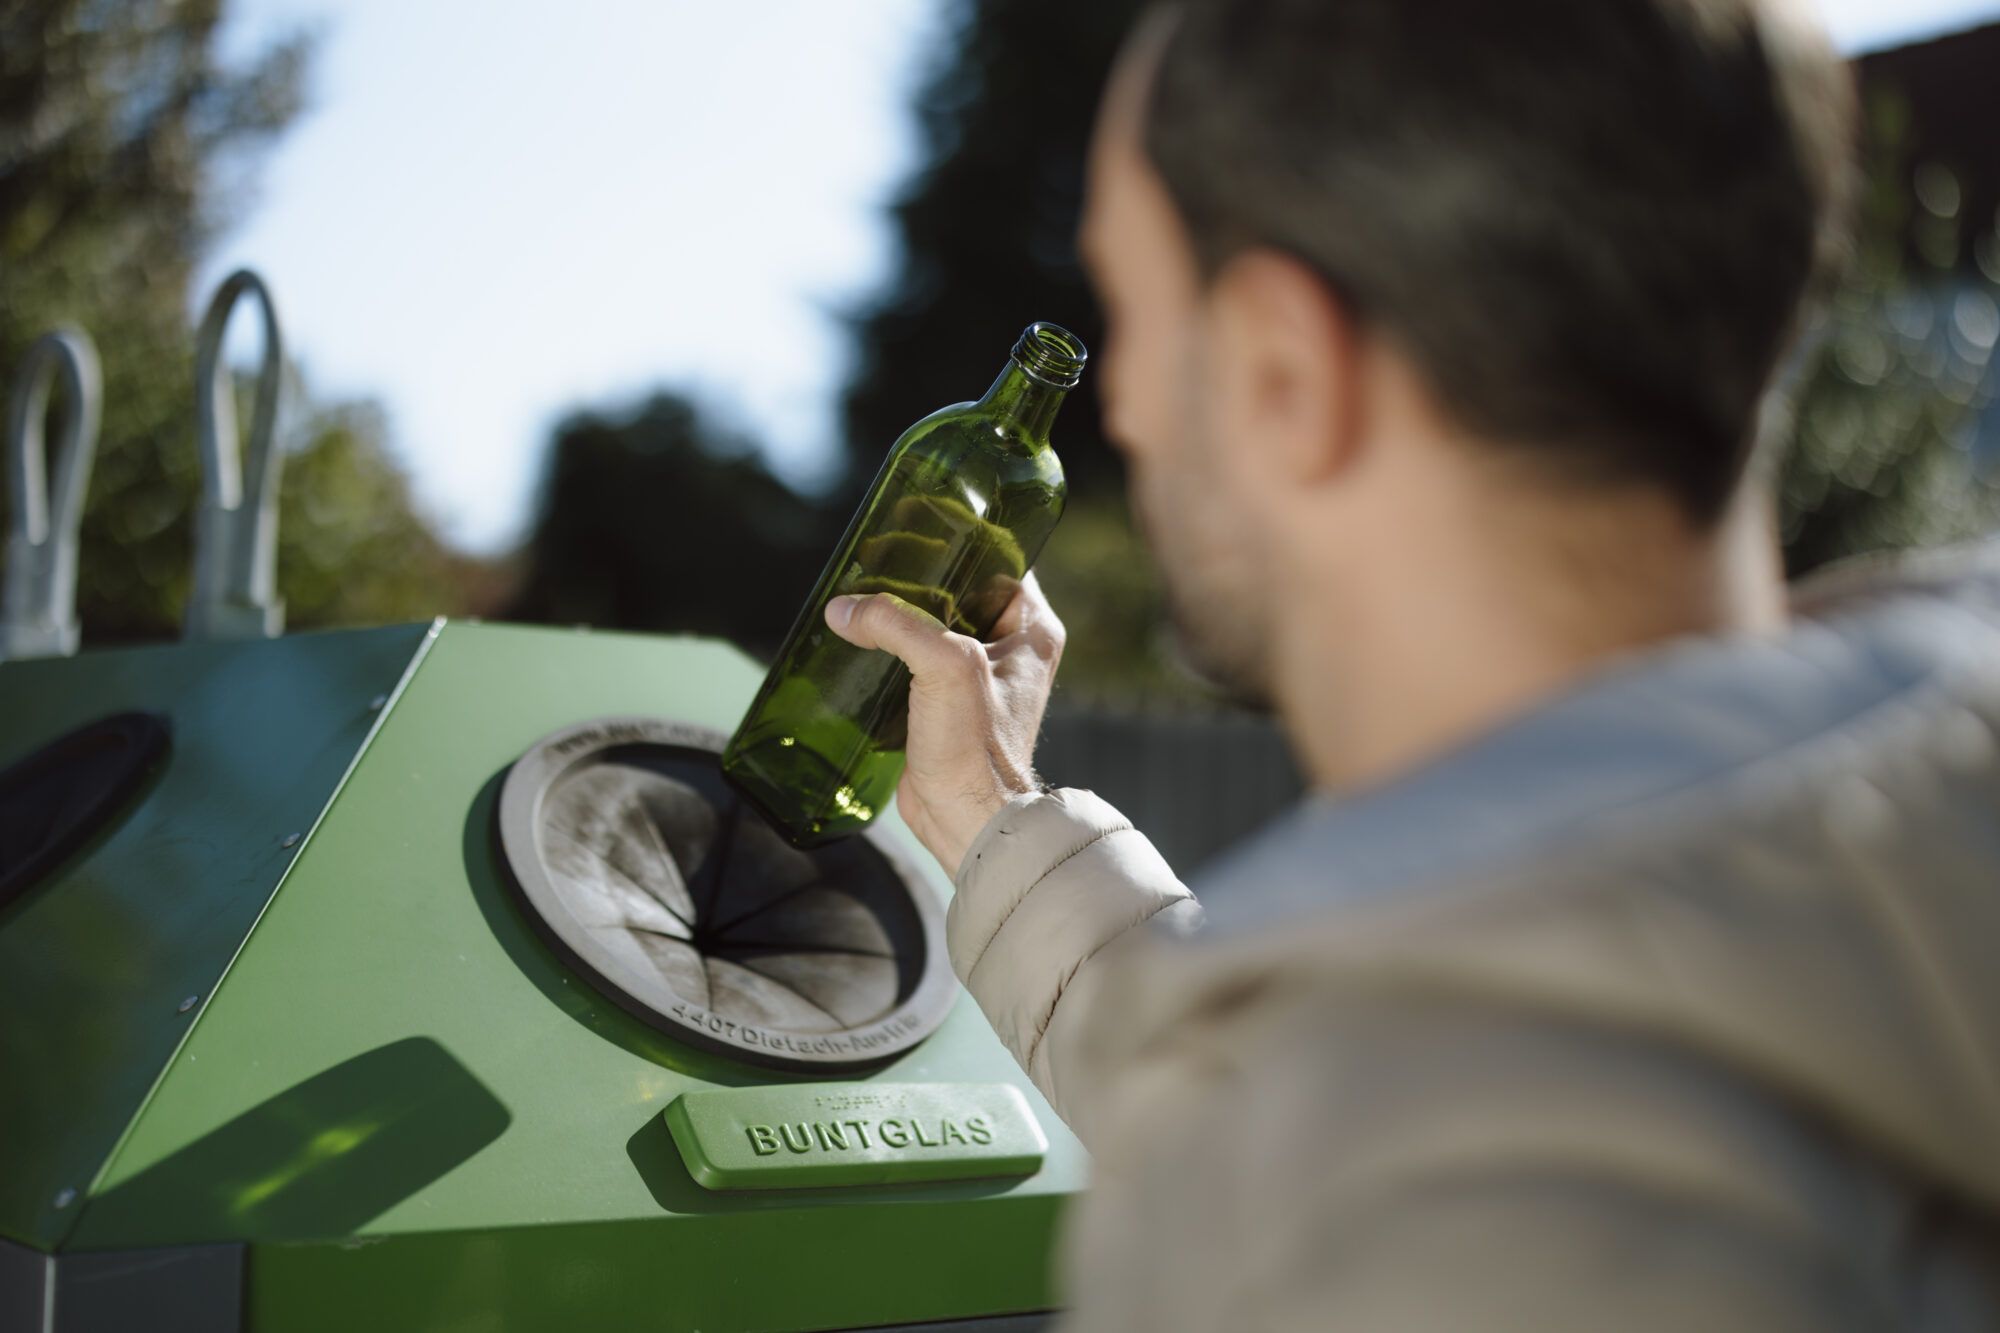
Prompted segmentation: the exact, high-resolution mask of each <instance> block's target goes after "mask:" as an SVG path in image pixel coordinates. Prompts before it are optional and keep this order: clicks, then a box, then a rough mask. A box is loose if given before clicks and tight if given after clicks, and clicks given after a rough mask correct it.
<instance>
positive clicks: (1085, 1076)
mask: <svg viewBox="0 0 2000 1333" xmlns="http://www.w3.org/2000/svg"><path fill="white" fill-rule="evenodd" d="M1198 911H1199V909H1198V908H1196V906H1195V904H1194V899H1193V897H1192V895H1190V894H1189V893H1188V891H1187V889H1186V887H1185V886H1183V885H1182V884H1181V882H1180V881H1179V880H1178V879H1176V878H1175V877H1174V872H1173V870H1172V869H1171V868H1169V867H1168V865H1167V863H1166V861H1165V860H1163V859H1162V858H1161V856H1160V854H1159V852H1157V851H1155V850H1154V848H1153V844H1152V843H1151V842H1149V841H1148V840H1147V839H1146V837H1145V835H1144V834H1142V833H1140V832H1139V831H1138V830H1136V829H1134V828H1133V827H1132V824H1131V821H1129V820H1127V819H1126V818H1125V817H1124V816H1123V815H1121V814H1119V813H1118V811H1117V810H1115V809H1113V808H1112V807H1111V806H1110V805H1108V804H1107V803H1105V802H1104V801H1102V800H1100V799H1099V798H1098V797H1096V796H1094V795H1092V794H1091V793H1089V792H1087V791H1078V790H1075V789H1073V788H1064V789H1062V790H1060V791H1055V792H1049V793H1035V794H1031V795H1028V796H1022V797H1017V798H1016V799H1015V800H1013V801H1012V802H1010V803H1009V804H1008V805H1007V806H1006V808H1005V809H1003V810H1001V811H1000V813H998V814H997V815H995V816H994V817H993V818H992V820H990V821H989V822H988V823H987V825H986V827H985V829H984V830H982V831H981V833H980V835H979V837H978V838H977V839H976V840H975V841H974V842H973V844H972V847H971V848H970V849H969V850H968V851H967V852H966V855H965V861H964V863H963V864H962V865H961V866H960V867H959V873H958V884H957V894H956V896H955V897H954V898H953V899H952V903H951V908H950V911H949V913H948V915H947V917H946V937H947V940H948V942H949V947H950V952H951V963H952V968H953V970H954V971H956V972H957V973H958V977H959V980H961V981H963V982H964V983H965V987H966V989H967V990H968V991H970V992H971V993H972V996H973V998H974V999H975V1000H977V1001H978V1003H979V1007H980V1008H981V1009H982V1010H983V1011H984V1012H985V1014H986V1017H987V1019H988V1021H990V1022H991V1023H992V1024H993V1030H994V1031H995V1032H997V1033H999V1034H1000V1039H1001V1041H1003V1042H1005V1043H1006V1045H1007V1048H1008V1049H1009V1050H1010V1051H1012V1052H1013V1053H1014V1058H1015V1059H1017V1060H1019V1061H1020V1062H1021V1067H1022V1068H1023V1069H1025V1070H1026V1071H1027V1072H1028V1076H1029V1077H1030V1078H1032V1079H1033V1080H1034V1081H1035V1086H1036V1087H1038V1088H1040V1089H1041V1090H1042V1093H1043V1095H1044V1096H1046V1097H1047V1098H1048V1099H1049V1103H1050V1104H1051V1105H1052V1106H1054V1107H1055V1109H1056V1111H1057V1113H1058V1114H1059V1115H1061V1116H1062V1117H1063V1119H1064V1120H1065V1121H1067V1122H1068V1123H1069V1124H1070V1125H1071V1126H1072V1127H1073V1128H1075V1129H1076V1130H1077V1131H1078V1133H1079V1134H1081V1135H1083V1136H1084V1137H1085V1139H1086V1142H1087V1141H1088V1137H1089V1136H1088V1133H1087V1131H1086V1130H1085V1128H1084V1125H1083V1124H1082V1123H1080V1122H1081V1121H1084V1120H1086V1119H1087V1118H1088V1116H1089V1113H1090V1111H1091V1107H1090V1105H1089V1102H1090V1100H1091V1099H1090V1096H1089V1092H1088V1088H1087V1084H1088V1081H1089V1076H1090V1075H1091V1073H1092V1072H1093V1071H1092V1070H1091V1069H1090V1068H1088V1067H1087V1062H1085V1061H1084V1060H1082V1059H1081V1058H1080V1051H1079V1049H1078V1042H1077V1039H1076V1036H1075V1034H1076V1033H1077V1032H1079V1031H1080V1029H1081V1028H1082V1021H1081V1019H1082V1011H1083V1010H1084V1009H1086V1008H1088V1007H1089V1002H1090V1001H1089V996H1090V994H1091V993H1092V991H1093V990H1094V987H1092V985H1091V984H1090V983H1091V982H1092V981H1093V980H1094V977H1095V974H1096V973H1097V972H1099V971H1101V970H1103V969H1104V968H1106V967H1107V965H1108V964H1109V962H1110V960H1111V959H1112V957H1114V956H1115V955H1116V953H1117V952H1118V951H1119V949H1120V948H1122V947H1128V946H1129V945H1132V944H1136V943H1137V942H1138V940H1139V938H1140V937H1141V936H1143V934H1144V933H1145V932H1143V931H1140V930H1138V929H1137V928H1139V927H1142V926H1151V927H1153V928H1155V929H1170V930H1175V931H1184V930H1187V929H1190V928H1191V927H1192V926H1193V925H1194V924H1195V923H1196V922H1197V921H1198V916H1197V913H1198Z"/></svg>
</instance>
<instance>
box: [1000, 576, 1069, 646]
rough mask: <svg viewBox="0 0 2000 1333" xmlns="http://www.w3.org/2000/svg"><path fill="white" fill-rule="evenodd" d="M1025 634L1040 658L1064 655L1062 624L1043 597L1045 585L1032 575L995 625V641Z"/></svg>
mask: <svg viewBox="0 0 2000 1333" xmlns="http://www.w3.org/2000/svg"><path fill="white" fill-rule="evenodd" d="M1023 631H1026V632H1027V633H1028V634H1029V635H1030V637H1031V638H1033V639H1034V640H1035V641H1036V647H1037V648H1038V649H1039V650H1040V655H1041V656H1044V657H1053V656H1054V655H1055V654H1057V653H1060V652H1061V651H1062V646H1063V635H1064V631H1063V623H1062V621H1061V620H1060V619H1058V618H1057V616H1056V613H1055V609H1054V608H1053V607H1051V606H1050V605H1049V599H1048V598H1047V597H1044V596H1043V595H1042V585H1041V584H1040V583H1038V582H1036V581H1035V576H1034V574H1033V573H1032V572H1030V573H1029V574H1028V575H1027V576H1026V577H1025V578H1023V579H1022V580H1021V586H1020V587H1019V588H1018V589H1016V590H1015V593H1014V597H1013V600H1012V601H1010V602H1008V603H1007V609H1006V610H1004V611H1002V612H1001V613H1000V619H998V620H996V621H995V622H993V638H994V639H995V640H1000V639H1005V638H1008V637H1009V636H1011V635H1015V634H1020V633H1022V632H1023Z"/></svg>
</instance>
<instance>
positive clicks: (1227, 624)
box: [1162, 570, 1276, 715]
mask: <svg viewBox="0 0 2000 1333" xmlns="http://www.w3.org/2000/svg"><path fill="white" fill-rule="evenodd" d="M1162 577H1163V578H1164V579H1165V580H1166V584H1167V597H1166V600H1167V616H1168V621H1169V624H1170V626H1171V629H1172V633H1171V634H1170V635H1169V637H1168V649H1169V654H1168V657H1169V661H1171V662H1172V663H1173V665H1174V666H1176V667H1178V668H1179V669H1180V670H1182V671H1183V672H1185V673H1187V674H1188V675H1190V676H1193V677H1194V678H1195V679H1197V680H1199V681H1200V682H1201V683H1202V684H1204V685H1206V686H1207V687H1208V688H1209V689H1211V690H1213V691H1215V692H1216V693H1217V694H1219V695H1221V696H1222V699H1223V702H1225V703H1226V704H1228V705H1229V706H1231V707H1233V708H1240V709H1242V710H1244V711H1245V712H1249V713H1257V714H1263V715H1269V714H1271V713H1273V712H1275V711H1276V701H1275V700H1274V698H1273V695H1272V689H1271V666H1270V652H1269V638H1268V635H1266V634H1265V633H1264V632H1263V631H1262V630H1261V629H1260V628H1259V627H1257V626H1255V625H1253V624H1251V623H1250V617H1248V616H1246V615H1243V614H1241V604H1240V603H1233V602H1232V601H1231V600H1230V599H1229V598H1228V596H1227V595H1226V594H1223V593H1220V592H1219V591H1218V590H1214V589H1209V590H1194V589H1189V590H1187V591H1186V592H1182V591H1180V590H1179V588H1178V587H1177V585H1176V584H1175V582H1174V576H1173V575H1172V574H1171V573H1169V572H1167V571H1164V570H1163V571H1162ZM1195 606H1200V607H1203V608H1205V611H1206V614H1204V613H1202V612H1196V611H1195V610H1193V609H1192V608H1193V607H1195ZM1232 606H1235V607H1237V608H1238V610H1237V611H1236V613H1232V612H1231V610H1230V609H1229V608H1231V607H1232Z"/></svg>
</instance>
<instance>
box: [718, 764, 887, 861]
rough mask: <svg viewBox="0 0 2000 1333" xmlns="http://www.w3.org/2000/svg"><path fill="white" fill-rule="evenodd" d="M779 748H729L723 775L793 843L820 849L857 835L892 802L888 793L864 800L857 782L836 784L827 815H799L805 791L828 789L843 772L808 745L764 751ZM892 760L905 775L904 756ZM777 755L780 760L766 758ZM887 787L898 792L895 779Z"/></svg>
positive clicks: (826, 806) (826, 801)
mask: <svg viewBox="0 0 2000 1333" xmlns="http://www.w3.org/2000/svg"><path fill="white" fill-rule="evenodd" d="M776 748H777V747H775V746H763V747H760V748H759V750H756V751H750V752H747V753H729V752H725V753H724V755H723V759H722V776H723V777H724V778H725V779H727V780H728V782H729V785H730V786H731V787H733V788H734V789H735V790H736V792H737V794H738V795H740V796H742V797H743V799H744V800H745V801H746V802H747V803H748V804H749V805H750V807H751V808H752V809H754V810H756V811H757V813H758V814H760V815H762V816H763V817H764V819H765V820H766V821H767V822H768V823H769V824H770V825H771V827H772V828H774V829H776V830H777V831H778V833H779V834H780V835H781V836H782V837H783V838H784V839H785V841H786V842H788V843H790V844H791V845H792V846H794V847H798V848H801V849H804V848H811V847H820V846H824V845H825V844H827V843H829V842H835V841H838V840H839V839H841V838H847V837H852V836H853V835H854V834H856V833H859V832H861V831H862V830H863V829H865V828H867V827H868V826H869V825H871V824H873V823H874V822H875V817H876V816H877V815H879V814H880V813H881V811H882V807H883V806H886V805H887V804H888V800H887V797H886V796H885V797H883V798H882V799H881V800H880V801H879V802H875V801H868V800H864V799H863V798H862V797H861V796H860V795H858V794H857V793H856V792H855V790H854V787H853V785H850V784H846V783H841V784H839V785H837V786H835V787H833V789H832V791H831V793H830V795H829V796H828V797H827V798H826V799H824V800H823V801H822V802H821V805H822V808H824V809H825V811H826V813H824V814H821V815H812V816H805V817H801V816H800V815H799V814H798V813H797V807H798V804H799V795H800V793H801V792H809V791H811V792H818V791H825V790H827V788H828V785H829V782H830V781H832V780H834V779H837V777H838V774H837V773H835V772H834V770H833V769H832V768H831V767H830V766H829V765H827V763H826V762H825V761H824V760H822V759H821V758H820V757H819V756H818V755H817V754H814V753H813V752H812V751H811V750H810V749H808V748H807V747H805V746H803V745H794V746H787V747H785V748H784V750H782V751H779V752H776V753H770V754H766V753H764V752H765V751H776ZM873 758H874V759H875V760H876V762H878V763H879V762H880V761H881V760H882V759H885V758H891V756H884V755H877V756H874V757H873ZM893 758H894V760H896V761H897V762H896V764H895V767H896V768H897V770H898V774H897V776H900V770H901V768H902V764H901V762H900V761H901V758H902V756H901V755H896V756H893ZM773 759H775V760H778V761H779V762H777V763H770V762H767V761H768V760H773ZM888 790H889V792H892V793H893V791H894V790H895V787H894V782H893V780H892V781H891V783H890V784H889V786H888ZM788 811H790V812H792V813H787V812H788Z"/></svg>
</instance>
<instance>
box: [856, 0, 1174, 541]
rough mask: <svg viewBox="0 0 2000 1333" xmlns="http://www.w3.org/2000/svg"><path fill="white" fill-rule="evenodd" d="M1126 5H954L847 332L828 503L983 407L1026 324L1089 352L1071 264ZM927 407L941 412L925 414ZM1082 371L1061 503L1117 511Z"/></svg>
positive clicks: (1086, 302) (1123, 0)
mask: <svg viewBox="0 0 2000 1333" xmlns="http://www.w3.org/2000/svg"><path fill="white" fill-rule="evenodd" d="M1141 7H1142V6H1141V5H1140V4H1139V3H1138V0H1105V2H1104V3H1098V4H1089V5H1077V4H1071V3H1065V2H1064V0H985V2H984V3H978V2H976V0H956V3H954V4H952V5H951V6H950V7H949V9H948V11H947V20H946V22H947V27H948V31H947V36H946V38H945V40H944V41H943V42H942V43H940V46H939V51H940V54H939V56H938V58H937V60H936V62H935V64H934V65H933V66H932V67H931V69H930V70H929V72H928V73H927V74H926V75H925V76H924V77H923V79H922V82H921V85H920V87H919V89H918V92H917V95H916V103H915V115H916V119H917V128H918V138H919V142H920V145H921V149H920V158H919V161H918V165H917V167H916V170H915V172H914V174H913V175H912V176H911V179H910V182H909V184H908V185H907V186H905V187H904V189H903V191H902V193H901V195H900V196H899V197H898V199H897V200H896V202H895V204H894V205H893V207H892V208H891V209H890V214H891V219H892V225H893V226H894V229H895V231H896V234H897V236H898V238H899V240H900V241H901V245H902V260H901V264H900V267H899V268H898V269H897V270H896V272H895V274H894V275H893V276H892V277H891V279H890V281H889V283H888V286H887V288H886V289H885V290H883V291H882V292H880V293H879V294H878V295H876V296H875V297H874V298H872V299H871V300H870V301H868V302H867V304H866V305H865V306H864V307H863V308H862V309H861V310H859V311H858V312H856V314H855V315H854V317H853V327H854V333H855V341H856V343H857V345H858V350H859V358H858V364H857V368H856V373H855V376H854V379H853V381H852V382H851V383H850V385H849V387H848V391H847V401H846V425H847V433H846V438H847V441H848V450H849V461H848V467H847V474H846V481H845V485H844V488H843V490H844V495H845V498H846V499H848V500H849V501H852V500H854V499H856V498H858V497H859V495H860V494H861V492H862V490H863V489H864V488H865V487H866V486H867V485H868V482H869V481H870V479H872V478H873V477H874V475H875V469H876V467H877V466H878V465H879V464H880V463H881V461H882V454H883V452H884V451H885V450H886V449H887V448H888V447H889V444H890V442H891V441H893V440H894V439H895V438H896V436H897V435H899V434H901V433H902V430H903V428H904V427H905V426H908V425H909V424H910V423H911V422H913V421H915V420H916V419H917V418H919V417H921V416H923V415H924V414H925V413H927V412H930V411H931V410H933V409H935V408H938V407H942V406H943V405H944V404H945V402H946V401H947V400H948V396H951V395H956V396H958V397H965V398H972V397H977V396H978V395H979V394H981V393H983V392H985V389H986V386H987V384H988V383H989V382H990V381H991V380H992V378H993V376H994V375H995V374H996V373H997V372H998V371H999V369H1000V366H1001V363H1002V359H1003V358H1004V357H1005V356H1006V354H1007V349H1008V348H1009V347H1011V346H1013V342H1014V338H1015V336H1016V335H1017V334H1019V333H1020V331H1021V330H1022V328H1024V327H1025V326H1026V325H1027V324H1028V323H1029V322H1030V321H1032V320H1036V319H1049V320H1054V321H1055V322H1056V323H1058V324H1062V325H1064V326H1065V327H1068V328H1071V329H1073V330H1074V331H1075V332H1076V333H1077V334H1079V335H1080V336H1081V337H1082V338H1083V340H1084V343H1085V344H1086V345H1087V346H1092V347H1094V346H1096V345H1097V344H1098V343H1099V342H1101V341H1102V332H1103V330H1102V324H1101V321H1100V320H1099V318H1098V314H1097V306H1096V302H1095V301H1094V300H1093V299H1092V298H1091V295H1090V291H1089V288H1088V287H1087V286H1086V285H1085V283H1084V278H1083V272H1082V270H1081V268H1080V267H1079V266H1078V263H1077V257H1076V226H1077V219H1078V215H1079V213H1080V211H1081V209H1082V199H1083V167H1084V156H1085V150H1086V148H1087V146H1088V142H1089V136H1090V126H1091V121H1092V118H1093V117H1094V116H1095V114H1096V110H1097V98H1098V93H1099V91H1100V90H1101V89H1102V87H1103V84H1104V78H1105V75H1106V74H1107V73H1108V71H1109V70H1110V68H1111V59H1112V57H1113V55H1115V54H1116V52H1117V47H1118V43H1119V41H1120V39H1121V38H1122V37H1123V36H1124V33H1125V30H1126V28H1127V26H1129V24H1130V23H1131V20H1132V18H1133V16H1134V15H1135V14H1136V13H1137V12H1138V11H1139V9H1140V8H1141ZM940 394H944V395H947V397H940ZM1098 416H1099V409H1098V399H1097V381H1096V377H1095V376H1094V375H1092V374H1091V373H1090V372H1088V371H1086V372H1085V374H1084V379H1083V384H1082V385H1081V386H1080V387H1079V388H1078V389H1077V391H1076V392H1074V393H1072V394H1071V395H1070V402H1069V403H1068V405H1067V406H1065V407H1064V408H1063V412H1062V418H1061V420H1060V421H1059V422H1058V423H1057V427H1056V449H1057V452H1058V453H1060V454H1061V455H1062V459H1063V466H1064V468H1065V469H1066V470H1067V471H1068V474H1069V482H1070V493H1071V495H1073V496H1097V495H1104V494H1107V493H1116V492H1117V491H1118V490H1119V489H1121V487H1122V484H1123V472H1122V469H1121V468H1120V466H1119V464H1118V459H1117V455H1116V454H1114V453H1113V452H1112V451H1111V450H1110V449H1108V448H1106V447H1105V445H1104V441H1103V436H1102V435H1101V434H1100V432H1099V429H1098Z"/></svg>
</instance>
